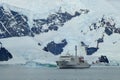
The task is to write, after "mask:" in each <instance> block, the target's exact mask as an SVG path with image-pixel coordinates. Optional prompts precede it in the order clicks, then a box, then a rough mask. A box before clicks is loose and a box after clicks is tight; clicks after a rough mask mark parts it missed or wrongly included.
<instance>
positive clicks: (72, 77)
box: [0, 65, 120, 80]
mask: <svg viewBox="0 0 120 80" xmlns="http://www.w3.org/2000/svg"><path fill="white" fill-rule="evenodd" d="M0 80H120V67H111V66H107V67H91V68H87V69H58V68H57V67H52V68H49V67H37V68H33V67H25V66H20V65H0Z"/></svg>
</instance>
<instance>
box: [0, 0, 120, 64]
mask: <svg viewBox="0 0 120 80" xmlns="http://www.w3.org/2000/svg"><path fill="white" fill-rule="evenodd" d="M115 1H117V2H115ZM115 1H112V0H97V1H96V0H74V1H71V0H51V1H49V2H48V0H44V1H43V0H37V1H34V0H24V1H21V0H14V1H13V0H1V3H2V4H4V6H6V4H9V8H10V9H12V10H16V11H19V12H21V13H23V14H26V15H27V17H28V18H29V25H30V27H32V23H33V21H32V20H33V19H39V18H41V19H42V18H46V17H47V16H48V15H49V14H52V13H55V12H57V11H58V10H59V8H60V7H61V9H62V11H63V12H65V11H67V12H69V13H71V14H74V12H75V11H79V10H80V9H88V10H89V11H90V12H89V13H88V14H83V15H80V16H77V17H75V18H73V19H71V20H69V21H68V22H66V23H65V24H64V26H63V27H61V28H59V29H58V31H50V32H47V33H42V34H39V35H35V37H28V36H27V37H12V38H7V39H0V42H2V43H3V45H4V46H5V47H6V48H7V49H8V50H9V51H10V52H11V53H12V54H13V57H14V58H13V59H11V60H9V61H8V62H5V63H9V64H12V63H13V64H14V63H18V64H19V63H22V64H24V63H26V62H29V61H36V62H40V63H53V64H55V61H56V60H57V59H58V57H59V56H60V55H56V56H55V55H54V54H51V53H50V52H46V51H43V48H44V47H45V46H47V44H48V43H49V42H51V41H54V42H55V43H60V42H61V40H63V39H66V40H67V42H68V44H67V45H66V46H65V47H64V49H63V50H64V51H63V52H62V54H61V55H64V54H66V52H68V51H69V52H70V53H71V54H73V55H74V46H75V45H78V48H79V49H78V52H79V54H80V55H84V56H85V58H86V59H87V60H88V61H89V62H92V61H95V60H96V59H97V57H98V56H100V55H107V56H108V58H109V59H110V60H115V61H120V59H119V58H120V54H119V52H120V50H119V47H120V34H119V33H114V34H112V35H110V36H109V35H107V34H105V32H104V30H105V28H104V27H102V28H100V29H97V30H93V31H90V29H89V26H90V25H91V24H92V23H96V22H99V20H101V18H102V17H103V15H104V16H105V19H111V18H113V19H114V22H115V23H116V26H115V27H116V28H120V21H119V20H120V15H119V12H120V11H119V9H120V8H119V7H118V6H119V0H115ZM10 5H12V6H15V7H10ZM17 7H18V8H17ZM19 8H20V9H19ZM22 9H23V10H22ZM103 34H104V42H103V43H100V44H99V49H98V50H97V51H96V52H95V53H94V54H93V55H91V56H88V55H86V53H85V48H84V47H83V46H81V44H80V42H81V41H84V43H85V44H86V45H89V47H96V46H97V40H98V38H101V37H102V36H103ZM16 41H17V42H16ZM39 42H40V43H41V46H39V45H38V43H39ZM2 63H3V62H2Z"/></svg>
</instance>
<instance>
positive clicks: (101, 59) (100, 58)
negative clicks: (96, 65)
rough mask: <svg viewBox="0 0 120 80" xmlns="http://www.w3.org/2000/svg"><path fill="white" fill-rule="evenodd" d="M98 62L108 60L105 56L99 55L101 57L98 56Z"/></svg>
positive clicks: (107, 61)
mask: <svg viewBox="0 0 120 80" xmlns="http://www.w3.org/2000/svg"><path fill="white" fill-rule="evenodd" d="M99 62H104V63H109V60H108V58H107V57H106V56H103V55H101V57H99Z"/></svg>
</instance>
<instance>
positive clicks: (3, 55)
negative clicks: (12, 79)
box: [0, 47, 13, 61]
mask: <svg viewBox="0 0 120 80" xmlns="http://www.w3.org/2000/svg"><path fill="white" fill-rule="evenodd" d="M11 58H13V56H12V55H11V53H10V52H9V51H8V50H7V49H5V48H4V47H1V48H0V61H8V60H9V59H11Z"/></svg>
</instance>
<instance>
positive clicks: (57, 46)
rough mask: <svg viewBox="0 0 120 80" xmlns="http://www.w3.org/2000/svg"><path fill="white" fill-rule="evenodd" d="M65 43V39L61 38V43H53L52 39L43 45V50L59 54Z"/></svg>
mask: <svg viewBox="0 0 120 80" xmlns="http://www.w3.org/2000/svg"><path fill="white" fill-rule="evenodd" d="M66 45H67V42H66V40H65V39H64V40H62V41H61V43H55V42H54V41H52V42H50V43H48V44H47V47H44V49H43V50H44V51H47V52H51V53H52V54H54V55H59V54H61V53H62V52H63V48H64V47H65V46H66Z"/></svg>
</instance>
